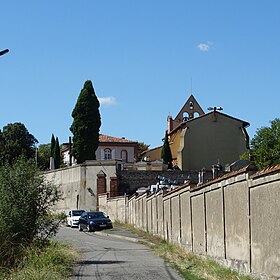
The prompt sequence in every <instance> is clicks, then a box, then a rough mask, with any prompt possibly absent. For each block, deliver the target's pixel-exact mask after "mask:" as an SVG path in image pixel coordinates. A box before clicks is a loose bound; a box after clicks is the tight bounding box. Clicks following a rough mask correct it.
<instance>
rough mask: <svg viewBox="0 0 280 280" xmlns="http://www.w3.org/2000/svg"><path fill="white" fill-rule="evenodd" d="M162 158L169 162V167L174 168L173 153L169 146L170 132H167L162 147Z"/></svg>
mask: <svg viewBox="0 0 280 280" xmlns="http://www.w3.org/2000/svg"><path fill="white" fill-rule="evenodd" d="M161 158H162V159H163V163H166V164H168V169H171V168H172V154H171V149H170V146H169V140H168V134H167V131H166V132H165V137H164V143H163V146H162V149H161Z"/></svg>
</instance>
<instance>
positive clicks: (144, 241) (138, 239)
mask: <svg viewBox="0 0 280 280" xmlns="http://www.w3.org/2000/svg"><path fill="white" fill-rule="evenodd" d="M94 234H96V235H100V236H112V237H115V238H118V239H123V240H127V241H131V242H135V243H139V242H143V243H146V244H149V245H154V244H153V243H152V242H150V241H148V240H145V239H143V238H135V237H128V236H123V235H119V234H110V233H106V232H102V231H95V232H94Z"/></svg>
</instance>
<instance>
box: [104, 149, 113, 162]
mask: <svg viewBox="0 0 280 280" xmlns="http://www.w3.org/2000/svg"><path fill="white" fill-rule="evenodd" d="M104 159H112V151H111V149H109V148H106V149H104Z"/></svg>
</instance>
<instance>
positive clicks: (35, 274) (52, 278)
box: [0, 242, 78, 280]
mask: <svg viewBox="0 0 280 280" xmlns="http://www.w3.org/2000/svg"><path fill="white" fill-rule="evenodd" d="M77 258H78V253H77V251H76V250H75V249H74V248H73V247H72V246H71V245H68V244H61V243H57V242H50V244H49V245H48V246H47V247H44V248H43V249H40V248H38V247H32V248H30V249H29V250H28V251H27V253H26V257H25V258H24V260H23V262H21V264H20V265H19V266H17V267H16V268H14V269H11V270H0V279H5V280H22V279H24V280H42V279H44V280H63V279H68V278H69V276H70V275H71V273H72V265H73V263H74V262H75V260H76V259H77Z"/></svg>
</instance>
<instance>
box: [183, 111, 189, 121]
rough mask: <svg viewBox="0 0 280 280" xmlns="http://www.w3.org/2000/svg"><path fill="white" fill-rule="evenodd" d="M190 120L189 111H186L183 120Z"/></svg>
mask: <svg viewBox="0 0 280 280" xmlns="http://www.w3.org/2000/svg"><path fill="white" fill-rule="evenodd" d="M188 120H189V113H188V112H184V113H183V122H186V121H188Z"/></svg>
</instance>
